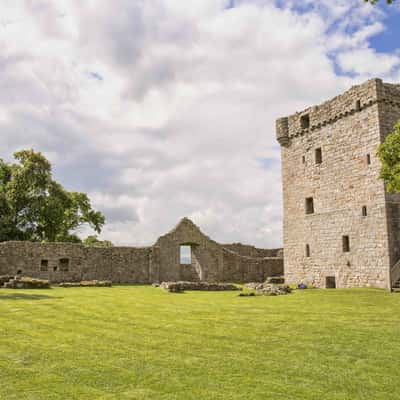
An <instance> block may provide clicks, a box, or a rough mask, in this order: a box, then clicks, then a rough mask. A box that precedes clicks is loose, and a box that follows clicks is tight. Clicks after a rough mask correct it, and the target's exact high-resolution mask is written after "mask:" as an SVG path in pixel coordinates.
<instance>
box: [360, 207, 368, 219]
mask: <svg viewBox="0 0 400 400" xmlns="http://www.w3.org/2000/svg"><path fill="white" fill-rule="evenodd" d="M361 214H362V216H363V217H366V216H367V215H368V212H367V206H363V207H362V210H361Z"/></svg>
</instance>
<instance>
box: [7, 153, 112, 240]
mask: <svg viewBox="0 0 400 400" xmlns="http://www.w3.org/2000/svg"><path fill="white" fill-rule="evenodd" d="M14 158H15V160H16V161H17V163H13V164H9V163H6V162H4V161H3V160H1V159H0V241H6V240H30V241H45V242H56V241H58V242H81V239H80V238H79V237H78V236H77V234H76V231H77V229H78V228H79V227H81V226H82V225H85V224H87V225H89V226H90V227H91V228H92V229H94V230H95V231H96V232H97V233H100V232H101V228H102V227H103V225H104V222H105V218H104V216H103V215H102V214H101V213H100V212H98V211H95V210H93V208H92V206H91V204H90V200H89V198H88V196H87V195H86V194H85V193H78V192H69V191H67V190H65V189H64V188H63V187H62V186H61V185H60V184H59V183H57V182H56V181H54V180H53V177H52V170H51V165H50V163H49V161H48V160H47V159H46V158H45V157H44V156H43V154H41V153H40V152H35V151H33V150H22V151H19V152H16V153H14Z"/></svg>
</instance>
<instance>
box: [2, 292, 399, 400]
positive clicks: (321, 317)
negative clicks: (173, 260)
mask: <svg viewBox="0 0 400 400" xmlns="http://www.w3.org/2000/svg"><path fill="white" fill-rule="evenodd" d="M399 371H400V294H390V293H388V292H386V291H380V290H373V289H369V290H368V289H357V290H330V291H329V290H325V291H323V290H308V291H301V292H300V291H299V292H296V293H294V294H292V295H289V296H281V297H244V298H240V297H237V293H233V292H224V293H208V292H187V293H184V294H170V293H166V292H163V291H162V290H161V289H156V288H152V287H149V286H120V287H113V288H73V289H62V288H55V289H49V290H42V291H33V290H21V291H11V290H0V399H2V400H3V399H4V400H13V399H18V400H25V399H26V400H28V399H29V400H39V399H40V400H42V399H43V400H51V399H63V400H64V399H68V400H71V399H90V400H96V399H104V400H105V399H107V400H111V399H112V400H114V399H121V400H123V399H213V400H216V399H285V400H286V399H296V400H298V399H316V400H322V399H324V400H326V399H342V400H345V399H346V400H353V399H368V400H378V399H386V400H387V399H400V372H399Z"/></svg>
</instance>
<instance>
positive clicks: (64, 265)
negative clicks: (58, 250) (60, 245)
mask: <svg viewBox="0 0 400 400" xmlns="http://www.w3.org/2000/svg"><path fill="white" fill-rule="evenodd" d="M59 267H60V271H62V272H68V271H69V259H68V258H60V262H59Z"/></svg>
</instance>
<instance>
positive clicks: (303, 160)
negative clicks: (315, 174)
mask: <svg viewBox="0 0 400 400" xmlns="http://www.w3.org/2000/svg"><path fill="white" fill-rule="evenodd" d="M301 162H302V163H303V164H305V163H306V156H303V157H302V158H301Z"/></svg>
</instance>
